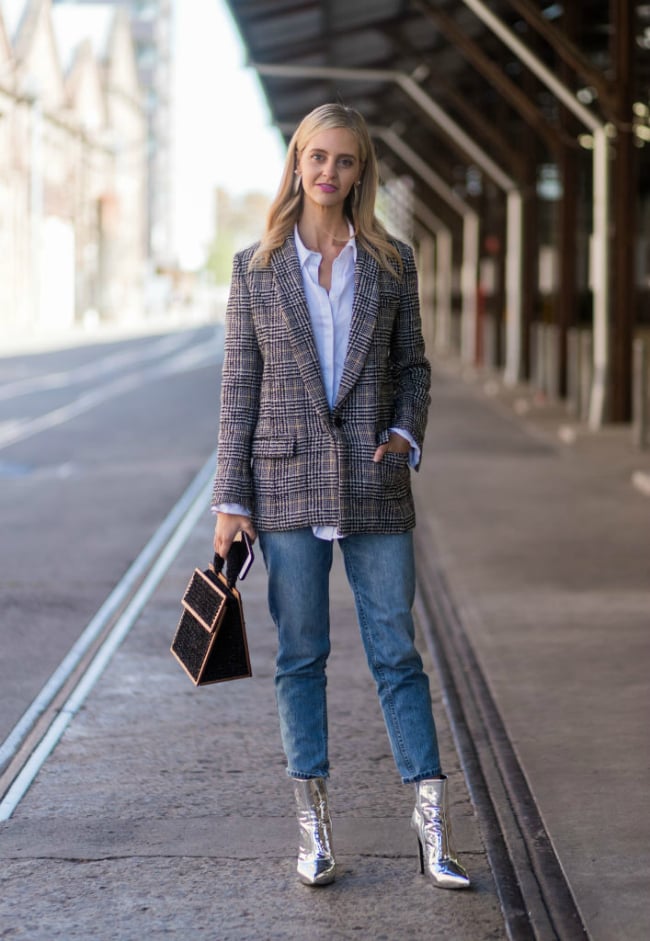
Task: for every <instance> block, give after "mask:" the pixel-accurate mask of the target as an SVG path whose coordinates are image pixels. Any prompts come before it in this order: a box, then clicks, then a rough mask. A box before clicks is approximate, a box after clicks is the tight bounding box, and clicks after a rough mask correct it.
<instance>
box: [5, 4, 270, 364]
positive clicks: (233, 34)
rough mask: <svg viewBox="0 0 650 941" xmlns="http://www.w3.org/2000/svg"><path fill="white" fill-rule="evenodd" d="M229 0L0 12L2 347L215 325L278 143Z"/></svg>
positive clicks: (266, 192) (260, 209) (258, 216)
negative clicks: (144, 327) (142, 328)
mask: <svg viewBox="0 0 650 941" xmlns="http://www.w3.org/2000/svg"><path fill="white" fill-rule="evenodd" d="M243 61H244V50H243V47H242V44H241V41H240V39H239V34H238V32H237V30H236V29H235V27H234V25H233V23H232V20H231V18H230V15H229V13H228V9H227V7H226V4H225V3H223V2H221V0H183V2H182V3H181V2H180V0H114V2H109V3H106V2H103V3H95V2H93V0H86V2H76V3H68V2H56V0H53V2H52V0H0V342H2V340H3V339H4V341H5V347H6V348H7V349H8V348H9V346H10V344H11V341H12V340H13V339H16V338H25V337H28V336H32V337H33V336H40V337H41V338H45V337H47V336H52V335H57V336H59V337H62V336H64V335H67V334H74V333H79V332H84V333H86V334H87V333H89V332H93V331H94V330H95V329H96V328H97V327H98V326H100V325H101V326H103V325H123V326H125V325H131V326H133V325H136V324H142V323H145V322H149V323H151V322H152V321H153V320H155V321H156V322H159V321H161V319H162V321H163V322H164V321H165V320H167V321H169V322H171V320H173V319H174V318H176V319H178V317H179V315H181V314H182V317H183V319H184V321H185V322H191V319H192V318H194V319H199V320H200V319H202V318H211V317H214V316H218V315H219V311H220V310H221V309H222V306H223V297H224V293H225V285H227V282H228V279H229V275H230V263H231V258H232V253H233V251H234V250H235V249H236V248H238V247H242V246H243V245H244V244H246V243H247V242H251V241H252V240H253V239H254V237H255V235H256V233H258V232H259V230H260V226H261V225H262V223H263V218H264V215H265V212H266V209H267V205H268V201H269V196H270V195H272V193H273V191H274V187H275V186H276V184H277V181H278V179H279V174H280V169H281V163H282V156H283V143H282V139H281V137H280V135H279V132H278V131H277V130H273V129H272V128H271V126H270V120H269V115H268V111H267V108H266V105H265V104H264V101H263V97H262V95H261V94H260V89H259V85H258V82H257V79H256V78H255V77H254V74H253V73H252V72H251V71H250V70H246V69H245V68H244V66H243Z"/></svg>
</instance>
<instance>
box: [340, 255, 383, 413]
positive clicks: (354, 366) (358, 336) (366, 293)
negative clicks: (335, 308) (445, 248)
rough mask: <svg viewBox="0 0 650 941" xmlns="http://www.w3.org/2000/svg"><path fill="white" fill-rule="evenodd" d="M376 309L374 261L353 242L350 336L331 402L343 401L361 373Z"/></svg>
mask: <svg viewBox="0 0 650 941" xmlns="http://www.w3.org/2000/svg"><path fill="white" fill-rule="evenodd" d="M378 309H379V270H378V265H377V262H376V261H375V259H374V258H373V257H372V255H369V254H368V252H366V251H365V250H364V249H363V248H361V247H360V246H357V263H356V265H355V268H354V301H353V302H352V322H351V324H350V337H349V340H348V350H347V353H346V356H345V363H344V366H343V374H342V376H341V383H340V385H339V390H338V394H337V396H336V402H335V405H339V404H340V403H341V402H342V401H343V399H344V398H345V397H346V395H348V393H349V392H350V390H351V389H352V387H353V386H354V384H355V382H356V381H357V379H358V378H359V376H360V375H361V372H362V370H363V367H364V365H365V362H366V359H367V358H368V351H369V350H370V344H371V343H372V337H373V334H374V331H375V324H376V323H377V311H378Z"/></svg>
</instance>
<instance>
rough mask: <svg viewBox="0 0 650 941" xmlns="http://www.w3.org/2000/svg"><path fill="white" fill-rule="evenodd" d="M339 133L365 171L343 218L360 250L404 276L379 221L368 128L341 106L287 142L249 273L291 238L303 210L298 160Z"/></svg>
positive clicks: (321, 111) (324, 109) (315, 117)
mask: <svg viewBox="0 0 650 941" xmlns="http://www.w3.org/2000/svg"><path fill="white" fill-rule="evenodd" d="M336 127H343V128H347V129H348V130H349V131H352V133H353V134H354V136H355V137H356V139H357V142H358V145H359V158H360V161H361V165H362V167H363V172H362V174H361V182H360V183H359V185H358V186H357V185H355V186H353V187H352V189H351V190H350V193H349V194H348V196H347V198H346V200H345V205H344V207H343V211H344V214H345V216H346V217H347V218H348V219H349V220H350V222H351V223H352V225H353V227H354V234H355V238H356V239H357V242H358V244H359V245H361V246H362V247H363V248H365V250H366V251H367V252H368V253H369V254H370V255H372V256H373V258H375V259H376V261H377V262H378V263H379V265H380V266H381V267H382V268H385V269H386V270H387V271H388V272H389V273H390V274H392V275H394V276H395V277H397V278H399V277H400V276H401V272H402V259H401V256H400V253H399V251H398V250H397V248H396V247H395V245H394V244H393V243H392V242H391V241H390V239H389V236H388V233H387V232H386V229H385V228H384V227H383V225H382V224H381V222H379V220H378V219H377V218H376V217H375V199H376V196H377V186H378V182H379V171H378V168H377V158H376V156H375V151H374V148H373V146H372V141H371V140H370V133H369V131H368V126H367V125H366V122H365V120H364V119H363V117H362V116H361V115H360V114H359V112H358V111H355V110H354V108H348V107H347V106H346V105H342V104H338V103H336V104H325V105H320V106H319V107H318V108H314V110H313V111H310V113H309V114H308V115H306V117H304V118H303V119H302V121H301V122H300V124H299V125H298V127H297V128H296V131H295V133H294V135H293V137H292V138H291V141H290V142H289V148H288V150H287V158H286V160H285V163H284V170H283V173H282V179H281V180H280V186H279V189H278V193H277V196H276V197H275V199H274V201H273V203H272V204H271V208H270V209H269V212H268V216H267V220H266V229H265V231H264V234H263V235H262V238H261V240H260V244H259V245H258V247H257V249H256V251H255V253H254V255H253V257H252V259H251V263H250V266H251V268H257V267H264V266H266V265H268V263H269V260H270V257H271V254H272V252H274V251H275V249H277V248H279V247H280V246H281V245H283V244H284V242H285V241H286V239H287V237H288V236H289V235H291V234H292V232H293V229H294V226H295V224H296V223H297V222H298V220H299V219H300V215H301V213H302V205H303V189H302V183H301V182H300V178H299V177H297V176H296V174H295V172H294V171H295V169H296V167H297V165H298V159H299V157H300V155H301V154H302V152H303V150H304V149H305V147H306V146H307V144H308V143H309V140H310V139H311V138H312V137H313V136H314V134H317V133H318V132H319V131H324V130H331V129H332V128H336Z"/></svg>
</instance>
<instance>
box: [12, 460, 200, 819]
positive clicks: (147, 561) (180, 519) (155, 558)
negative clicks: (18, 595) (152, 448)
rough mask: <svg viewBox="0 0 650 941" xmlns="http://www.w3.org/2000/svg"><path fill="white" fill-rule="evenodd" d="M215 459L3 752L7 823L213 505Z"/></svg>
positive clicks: (26, 714) (97, 616)
mask: <svg viewBox="0 0 650 941" xmlns="http://www.w3.org/2000/svg"><path fill="white" fill-rule="evenodd" d="M215 457H216V454H215V453H213V454H212V455H211V456H210V457H209V458H208V460H207V461H206V462H205V464H204V465H203V467H202V468H201V470H200V471H199V473H198V474H197V475H196V476H195V478H194V479H193V481H192V482H191V484H190V485H189V487H187V489H186V490H185V492H184V493H183V495H182V496H181V498H180V499H179V500H178V502H177V503H176V504H175V505H174V507H173V508H172V510H171V511H170V512H169V513H168V515H167V517H166V518H165V519H164V521H163V522H162V523H161V525H160V526H159V527H158V529H157V530H156V532H155V533H154V534H153V536H152V537H151V539H150V540H149V542H148V543H147V544H146V546H145V547H144V548H143V549H142V551H141V552H140V554H139V555H138V557H137V558H136V559H135V561H134V562H133V563H132V565H131V566H130V567H129V569H128V570H127V572H126V573H125V574H124V576H123V577H122V578H121V579H120V581H119V582H118V584H117V585H116V586H115V588H114V589H113V591H112V592H111V594H110V595H109V596H108V598H107V599H106V601H105V602H104V603H103V604H102V606H101V607H100V608H99V610H98V611H97V613H96V614H95V616H94V617H93V618H92V619H91V621H90V622H89V623H88V625H87V626H86V628H85V630H84V631H83V633H82V634H81V636H80V637H79V639H78V640H77V641H76V643H75V644H74V645H73V646H72V648H71V649H70V651H69V652H68V654H67V655H66V657H65V658H64V659H63V660H62V662H61V663H60V664H59V666H58V667H57V669H56V670H55V671H54V672H53V673H52V675H51V676H50V678H49V680H48V681H47V683H46V684H45V685H44V686H43V688H42V689H41V691H40V693H39V694H38V695H37V696H36V697H35V698H34V699H33V701H32V702H31V704H30V706H29V707H28V708H27V710H26V711H25V712H24V713H23V715H22V717H21V718H20V720H19V721H18V723H17V724H16V725H15V726H14V728H13V729H12V731H11V732H10V733H9V735H8V736H7V738H6V739H5V740H4V742H3V743H2V744H1V745H0V821H6V820H8V819H9V818H10V817H11V816H12V814H13V813H14V811H15V810H16V808H17V807H18V805H19V804H20V802H21V800H22V799H23V797H24V796H25V794H26V793H27V791H28V790H29V788H30V786H31V784H32V783H33V781H34V779H35V778H36V775H37V774H38V772H39V770H40V769H41V768H42V766H43V764H44V763H45V762H46V761H47V758H48V757H49V755H50V754H51V753H52V751H53V749H54V748H55V747H56V745H57V743H58V742H59V740H60V739H61V737H62V736H63V734H64V732H65V730H66V728H67V727H68V725H69V724H70V722H71V721H72V719H73V718H74V716H75V715H76V714H77V712H78V711H79V709H80V708H81V707H82V705H83V703H84V702H85V700H86V698H87V696H88V695H89V693H90V692H91V690H92V688H93V687H94V685H95V683H96V682H97V680H98V679H99V677H100V676H101V675H102V673H103V672H104V670H105V669H106V667H107V666H108V664H109V662H110V660H111V658H112V656H113V654H114V653H115V651H116V650H117V649H118V647H119V646H120V644H121V643H122V641H123V640H124V638H125V637H126V636H127V634H128V633H129V631H130V630H131V628H132V627H133V625H134V624H135V622H136V620H137V618H138V617H139V615H140V613H141V612H142V610H143V608H144V606H145V604H146V603H147V601H148V600H149V599H150V598H151V596H152V594H153V593H154V591H155V589H156V588H157V586H158V584H159V583H160V581H161V580H162V578H163V577H164V575H165V574H166V572H167V571H168V569H169V568H170V566H171V565H172V563H173V561H174V559H175V558H176V556H177V555H178V553H179V551H180V550H181V548H182V546H183V545H184V543H185V542H186V540H187V538H188V537H189V536H190V534H191V532H192V530H193V528H194V526H195V525H196V523H197V522H198V520H199V518H200V516H201V514H202V513H204V512H205V509H206V505H207V503H208V499H209V493H210V489H211V483H212V477H213V474H214V466H215Z"/></svg>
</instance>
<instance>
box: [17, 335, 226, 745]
mask: <svg viewBox="0 0 650 941" xmlns="http://www.w3.org/2000/svg"><path fill="white" fill-rule="evenodd" d="M222 340H223V328H222V327H221V326H220V325H211V326H201V327H194V328H193V329H188V330H183V331H178V332H172V333H168V334H162V335H155V336H147V337H139V338H137V339H129V340H122V341H119V342H110V343H96V344H94V345H87V346H82V347H75V348H72V349H65V350H59V351H56V352H48V353H38V354H36V353H34V354H30V355H20V356H12V357H5V358H0V521H1V526H0V597H1V598H2V614H1V618H0V742H2V741H3V740H4V739H5V738H6V736H7V735H8V733H9V732H10V731H11V729H12V728H13V727H14V726H15V724H16V722H17V721H18V720H19V718H20V717H21V716H22V715H23V713H24V712H25V710H26V708H27V707H28V706H29V704H30V703H31V702H32V700H33V699H34V697H35V696H36V695H37V694H38V693H39V691H40V690H41V689H42V687H43V685H44V684H45V682H46V681H47V680H48V678H49V677H50V676H51V674H52V673H53V671H54V670H55V669H56V668H57V666H58V665H59V664H60V663H61V661H62V659H63V658H64V657H65V655H66V654H67V653H68V651H69V650H70V648H71V647H72V645H73V644H74V642H75V641H76V640H77V638H78V637H79V635H80V634H81V633H82V631H83V630H84V628H85V627H86V625H87V624H88V622H89V621H90V619H91V618H92V617H93V615H94V614H95V612H96V611H97V610H98V609H99V607H100V606H101V604H102V603H103V601H104V600H105V599H106V598H107V596H108V595H109V594H110V592H111V590H112V589H113V588H114V586H115V585H116V584H117V583H118V582H119V580H120V579H121V578H122V576H123V575H124V573H125V572H126V570H127V569H128V567H129V566H130V564H131V563H132V562H133V560H134V559H135V558H136V557H137V556H138V554H139V552H140V551H141V549H142V548H143V546H144V545H145V544H146V543H147V541H148V540H149V538H150V537H151V535H152V533H153V532H155V530H156V529H157V527H158V526H159V525H160V523H161V521H162V520H163V519H164V518H165V516H166V515H167V513H168V512H169V510H170V509H171V507H172V506H173V505H174V503H175V502H176V501H177V500H178V499H179V497H180V496H181V494H182V493H183V492H184V491H185V489H186V488H187V486H188V485H189V483H190V482H191V481H192V479H193V478H194V476H195V475H196V473H197V472H198V471H199V469H200V468H201V467H202V466H203V465H204V464H205V462H206V460H207V459H208V458H209V456H210V454H211V453H212V452H213V451H214V448H215V447H216V429H217V417H218V396H219V383H220V368H221V367H220V363H221V351H222Z"/></svg>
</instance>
